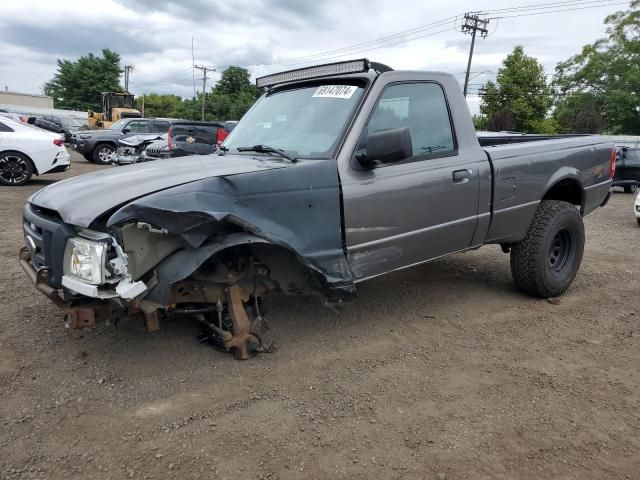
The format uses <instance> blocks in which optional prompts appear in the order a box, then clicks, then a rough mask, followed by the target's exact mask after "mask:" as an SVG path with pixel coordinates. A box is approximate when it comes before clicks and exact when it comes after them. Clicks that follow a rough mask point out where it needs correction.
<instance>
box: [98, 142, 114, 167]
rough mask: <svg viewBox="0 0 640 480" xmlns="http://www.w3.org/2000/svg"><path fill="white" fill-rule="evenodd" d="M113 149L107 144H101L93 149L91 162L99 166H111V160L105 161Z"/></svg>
mask: <svg viewBox="0 0 640 480" xmlns="http://www.w3.org/2000/svg"><path fill="white" fill-rule="evenodd" d="M114 151H115V148H114V147H113V145H109V144H108V143H101V144H99V145H98V146H97V147H96V148H94V149H93V155H92V157H93V161H94V162H95V163H98V164H100V165H111V164H112V163H113V161H112V160H107V157H108V154H110V153H113V152H114Z"/></svg>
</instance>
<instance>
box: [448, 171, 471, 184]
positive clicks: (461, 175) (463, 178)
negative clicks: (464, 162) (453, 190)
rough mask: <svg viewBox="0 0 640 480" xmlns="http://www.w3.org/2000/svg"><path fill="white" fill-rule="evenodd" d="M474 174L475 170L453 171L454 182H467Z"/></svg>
mask: <svg viewBox="0 0 640 480" xmlns="http://www.w3.org/2000/svg"><path fill="white" fill-rule="evenodd" d="M472 174H473V170H470V169H469V170H467V169H466V168H465V169H464V170H456V171H455V172H453V183H467V182H468V181H469V177H471V175H472Z"/></svg>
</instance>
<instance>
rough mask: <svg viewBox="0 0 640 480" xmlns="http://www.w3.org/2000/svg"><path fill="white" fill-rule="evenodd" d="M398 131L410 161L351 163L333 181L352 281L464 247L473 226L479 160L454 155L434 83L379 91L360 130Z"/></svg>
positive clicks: (448, 122) (441, 100)
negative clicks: (407, 143)
mask: <svg viewBox="0 0 640 480" xmlns="http://www.w3.org/2000/svg"><path fill="white" fill-rule="evenodd" d="M402 127H408V128H409V131H410V134H411V141H412V149H413V155H412V156H411V157H410V158H407V159H405V160H402V161H399V162H396V163H390V164H384V165H379V166H377V167H374V168H369V169H365V168H358V167H359V166H358V164H357V163H355V161H354V162H352V166H351V168H350V169H349V170H348V171H347V172H346V175H342V176H341V181H342V188H343V202H344V222H345V239H346V246H347V259H348V262H349V265H350V268H351V270H352V273H353V274H354V275H355V277H356V280H363V279H366V278H370V277H374V276H377V275H381V274H383V273H386V272H389V271H393V270H397V269H399V268H404V267H408V266H411V265H414V264H418V263H422V262H425V261H428V260H431V259H434V258H437V257H440V256H443V255H446V254H448V253H452V252H456V251H459V250H464V249H466V248H469V246H470V245H471V242H472V238H473V235H474V232H475V229H476V225H477V221H478V200H479V167H480V163H483V164H484V163H486V157H481V156H480V155H478V154H477V152H474V153H464V152H460V151H459V150H458V146H457V142H456V138H455V132H454V129H453V124H452V121H451V117H450V114H449V108H448V104H447V99H446V97H445V94H444V91H443V89H442V87H441V86H440V85H439V84H437V83H434V82H412V83H397V84H392V85H389V86H388V87H386V88H385V90H384V91H383V92H382V94H381V96H380V98H379V99H378V102H377V104H376V106H375V107H374V109H373V112H372V114H371V116H370V117H369V121H368V123H367V126H366V129H365V130H366V131H368V132H369V134H370V133H373V132H375V131H379V130H385V129H392V128H402ZM476 157H477V158H476Z"/></svg>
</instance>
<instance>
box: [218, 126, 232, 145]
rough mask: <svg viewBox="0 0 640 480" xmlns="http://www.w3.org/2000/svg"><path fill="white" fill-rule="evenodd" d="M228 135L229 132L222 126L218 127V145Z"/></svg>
mask: <svg viewBox="0 0 640 480" xmlns="http://www.w3.org/2000/svg"><path fill="white" fill-rule="evenodd" d="M228 136H229V132H227V131H226V130H225V129H224V128H219V129H218V134H217V135H216V143H217V144H218V145H220V144H221V143H222V142H224V139H225V138H227V137H228Z"/></svg>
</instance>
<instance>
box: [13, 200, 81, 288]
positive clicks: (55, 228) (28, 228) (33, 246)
mask: <svg viewBox="0 0 640 480" xmlns="http://www.w3.org/2000/svg"><path fill="white" fill-rule="evenodd" d="M22 228H23V230H24V235H25V244H26V246H27V248H28V249H29V252H30V253H31V264H32V265H33V267H34V268H35V269H36V270H39V269H41V268H49V269H50V275H49V283H50V285H51V286H53V287H60V286H61V284H62V261H63V258H62V256H63V255H64V248H65V245H66V242H67V238H69V237H70V236H71V235H73V229H72V228H71V227H70V226H68V225H65V224H64V222H63V221H62V218H61V217H60V215H59V214H58V213H57V212H55V211H53V210H48V209H45V208H40V207H37V206H35V205H31V204H27V206H26V207H25V210H24V218H23V223H22Z"/></svg>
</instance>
